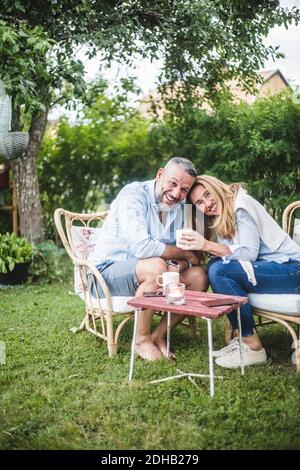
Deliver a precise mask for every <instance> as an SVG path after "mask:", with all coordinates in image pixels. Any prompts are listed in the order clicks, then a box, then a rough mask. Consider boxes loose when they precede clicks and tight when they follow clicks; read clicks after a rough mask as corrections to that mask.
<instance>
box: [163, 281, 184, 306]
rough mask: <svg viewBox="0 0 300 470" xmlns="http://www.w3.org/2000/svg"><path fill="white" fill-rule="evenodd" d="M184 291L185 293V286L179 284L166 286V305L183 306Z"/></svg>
mask: <svg viewBox="0 0 300 470" xmlns="http://www.w3.org/2000/svg"><path fill="white" fill-rule="evenodd" d="M184 291H185V285H184V284H182V283H180V282H176V283H171V284H167V285H166V288H165V295H166V302H167V304H173V305H182V304H184Z"/></svg>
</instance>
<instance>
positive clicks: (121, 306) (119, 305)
mask: <svg viewBox="0 0 300 470" xmlns="http://www.w3.org/2000/svg"><path fill="white" fill-rule="evenodd" d="M79 297H80V298H81V299H82V300H83V301H84V300H85V299H84V294H83V293H80V294H79ZM87 299H88V301H89V300H90V299H91V301H92V305H88V306H89V307H92V308H99V304H98V299H96V298H95V297H93V296H88V297H87ZM130 299H132V296H131V297H125V296H121V295H120V296H116V297H111V300H112V307H113V312H115V313H130V312H134V307H131V306H130V305H127V302H128V300H130ZM99 300H100V304H101V308H102V309H103V310H108V307H107V300H106V299H99Z"/></svg>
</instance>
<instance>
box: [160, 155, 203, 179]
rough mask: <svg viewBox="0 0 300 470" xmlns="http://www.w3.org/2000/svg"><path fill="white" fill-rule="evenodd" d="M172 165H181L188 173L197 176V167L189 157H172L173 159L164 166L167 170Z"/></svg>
mask: <svg viewBox="0 0 300 470" xmlns="http://www.w3.org/2000/svg"><path fill="white" fill-rule="evenodd" d="M172 165H176V166H180V167H181V168H182V169H183V170H184V171H185V173H187V174H188V175H190V176H194V177H195V178H196V176H197V172H196V168H195V167H194V165H193V163H192V162H191V161H190V160H188V159H187V158H181V157H174V158H171V160H169V161H168V163H167V164H166V165H165V167H164V168H165V170H166V169H168V168H169V167H170V166H172Z"/></svg>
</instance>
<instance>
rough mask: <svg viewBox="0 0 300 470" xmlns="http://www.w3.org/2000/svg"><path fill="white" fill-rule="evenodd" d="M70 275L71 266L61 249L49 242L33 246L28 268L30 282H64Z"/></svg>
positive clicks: (71, 272)
mask: <svg viewBox="0 0 300 470" xmlns="http://www.w3.org/2000/svg"><path fill="white" fill-rule="evenodd" d="M72 274H73V266H72V264H71V262H70V259H69V257H68V256H67V254H66V252H65V250H64V249H63V248H58V247H57V246H56V245H55V244H54V243H53V242H51V241H48V242H43V243H39V244H38V245H35V247H34V253H33V259H32V263H31V265H30V268H29V281H30V282H33V281H39V282H45V283H52V282H65V281H66V279H70V278H71V275H72Z"/></svg>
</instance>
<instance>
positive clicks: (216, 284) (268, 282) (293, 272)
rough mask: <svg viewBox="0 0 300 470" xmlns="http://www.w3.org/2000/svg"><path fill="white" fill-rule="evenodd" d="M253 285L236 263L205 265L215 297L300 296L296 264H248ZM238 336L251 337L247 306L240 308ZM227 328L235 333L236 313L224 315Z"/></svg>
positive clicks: (215, 260)
mask: <svg viewBox="0 0 300 470" xmlns="http://www.w3.org/2000/svg"><path fill="white" fill-rule="evenodd" d="M252 265H253V268H254V273H255V277H256V281H257V285H256V286H253V284H251V282H250V281H248V277H247V274H246V273H245V271H244V270H243V268H242V266H241V264H240V263H239V262H238V261H230V262H229V263H227V264H225V263H223V261H222V259H221V258H213V259H212V260H211V261H210V262H209V264H208V276H209V281H210V285H211V287H212V290H213V291H214V292H216V293H218V294H228V295H241V296H247V294H248V293H256V294H300V262H297V261H289V262H287V263H275V261H264V260H259V261H254V262H252ZM240 311H241V324H242V335H243V336H252V335H253V328H254V319H253V314H252V309H251V306H250V304H245V305H243V306H242V307H241V309H240ZM228 318H229V321H230V323H231V326H232V328H233V329H234V330H237V329H238V322H237V313H236V311H234V312H232V313H230V314H229V315H228Z"/></svg>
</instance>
